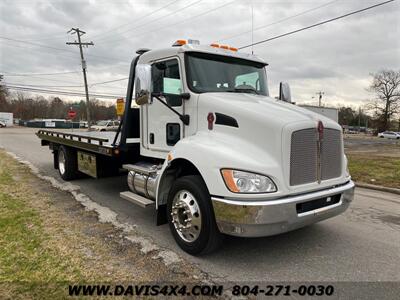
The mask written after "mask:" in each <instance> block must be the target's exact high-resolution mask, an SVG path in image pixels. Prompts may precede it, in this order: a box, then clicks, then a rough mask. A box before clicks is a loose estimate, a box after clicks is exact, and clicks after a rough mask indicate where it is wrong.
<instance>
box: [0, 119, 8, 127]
mask: <svg viewBox="0 0 400 300" xmlns="http://www.w3.org/2000/svg"><path fill="white" fill-rule="evenodd" d="M3 127H7V124H6V122H4V121H2V120H0V128H3Z"/></svg>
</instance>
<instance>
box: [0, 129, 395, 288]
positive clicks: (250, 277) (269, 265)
mask: <svg viewBox="0 0 400 300" xmlns="http://www.w3.org/2000/svg"><path fill="white" fill-rule="evenodd" d="M34 132H35V129H31V128H18V127H15V128H6V129H0V147H3V148H5V149H6V150H7V151H11V152H13V153H15V154H16V155H18V156H20V157H22V158H23V159H25V160H28V161H30V162H31V163H32V164H34V165H35V166H36V167H38V168H39V169H40V172H41V173H43V174H46V175H49V176H54V177H55V178H57V179H59V180H61V179H60V178H59V176H58V173H57V171H56V170H54V169H53V165H52V164H53V162H52V154H51V152H50V151H49V149H48V148H47V147H41V146H40V140H39V139H38V138H37V137H36V136H35V135H34ZM74 184H76V185H79V186H80V188H81V191H82V192H83V193H85V194H87V195H88V196H89V197H91V198H92V199H93V200H94V201H96V202H98V203H99V204H101V205H103V206H106V207H109V208H110V209H112V210H113V211H115V212H116V213H118V218H119V221H121V222H126V223H129V224H132V225H133V224H134V225H137V228H138V230H139V231H140V232H141V233H142V234H143V235H144V236H147V237H150V238H151V239H152V240H153V241H155V242H156V243H158V244H159V245H160V246H163V247H166V248H168V249H171V250H173V251H175V252H177V253H178V254H179V255H181V256H182V257H184V258H186V259H188V260H189V261H191V262H194V263H196V264H197V265H198V266H199V267H200V268H201V269H202V270H203V271H205V272H207V273H209V274H210V275H211V276H212V278H214V279H216V280H217V279H220V280H227V281H234V282H240V281H260V280H262V281H400V196H399V195H395V194H389V193H383V192H378V191H372V190H367V189H361V188H358V189H357V190H356V196H355V200H354V202H353V203H352V205H351V207H350V209H349V210H347V211H346V213H344V214H343V215H340V216H338V217H336V218H333V219H329V220H326V221H324V222H321V223H318V224H315V225H312V226H309V227H306V228H303V229H300V230H297V231H294V232H290V233H286V234H282V235H279V236H274V237H266V238H256V239H243V238H233V237H227V238H226V242H225V243H224V246H223V248H222V249H221V250H220V251H219V252H217V253H213V254H211V255H208V256H205V257H191V256H189V255H187V254H186V253H184V252H183V251H181V250H180V249H179V248H178V246H176V244H175V242H174V240H173V238H172V236H171V235H170V233H169V228H168V226H167V225H163V226H159V227H157V226H155V225H154V212H153V211H152V209H151V208H150V209H142V208H140V207H137V206H135V205H133V204H131V203H129V202H127V201H125V200H123V199H120V198H119V192H120V191H124V190H127V185H126V182H125V176H119V177H113V178H105V179H99V180H94V179H89V178H87V179H81V180H77V181H74Z"/></svg>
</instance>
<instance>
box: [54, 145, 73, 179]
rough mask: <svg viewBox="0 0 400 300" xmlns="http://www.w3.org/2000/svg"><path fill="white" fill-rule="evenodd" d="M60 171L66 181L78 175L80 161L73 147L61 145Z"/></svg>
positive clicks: (59, 155)
mask: <svg viewBox="0 0 400 300" xmlns="http://www.w3.org/2000/svg"><path fill="white" fill-rule="evenodd" d="M57 162H58V173H59V174H60V176H61V178H62V179H64V180H65V181H70V180H74V179H76V178H77V177H78V161H77V157H76V152H75V151H74V150H72V149H71V148H68V147H65V146H60V148H59V149H58V159H57Z"/></svg>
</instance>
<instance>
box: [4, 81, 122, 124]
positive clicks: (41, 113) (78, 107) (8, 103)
mask: <svg viewBox="0 0 400 300" xmlns="http://www.w3.org/2000/svg"><path fill="white" fill-rule="evenodd" d="M0 76H1V75H0ZM70 109H73V110H74V111H75V112H76V113H77V116H76V118H75V119H74V120H77V121H78V120H86V101H84V100H80V101H68V99H61V98H59V97H48V98H45V97H43V96H40V95H36V96H30V95H29V94H26V93H24V92H15V93H10V92H9V91H8V90H7V88H6V86H4V85H1V77H0V112H11V113H13V114H14V118H17V119H21V120H32V119H66V118H67V113H68V111H69V110H70ZM90 111H91V117H92V119H93V120H108V119H116V117H117V115H116V108H115V105H114V104H113V103H107V102H105V101H100V100H98V99H91V100H90Z"/></svg>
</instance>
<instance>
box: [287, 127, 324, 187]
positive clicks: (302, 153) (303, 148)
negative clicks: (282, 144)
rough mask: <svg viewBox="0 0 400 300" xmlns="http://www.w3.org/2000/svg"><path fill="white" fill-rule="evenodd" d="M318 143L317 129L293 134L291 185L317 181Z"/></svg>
mask: <svg viewBox="0 0 400 300" xmlns="http://www.w3.org/2000/svg"><path fill="white" fill-rule="evenodd" d="M317 142H318V135H317V130H316V129H315V128H310V129H303V130H299V131H295V132H293V134H292V141H291V147H290V185H299V184H304V183H309V182H314V181H317Z"/></svg>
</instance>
